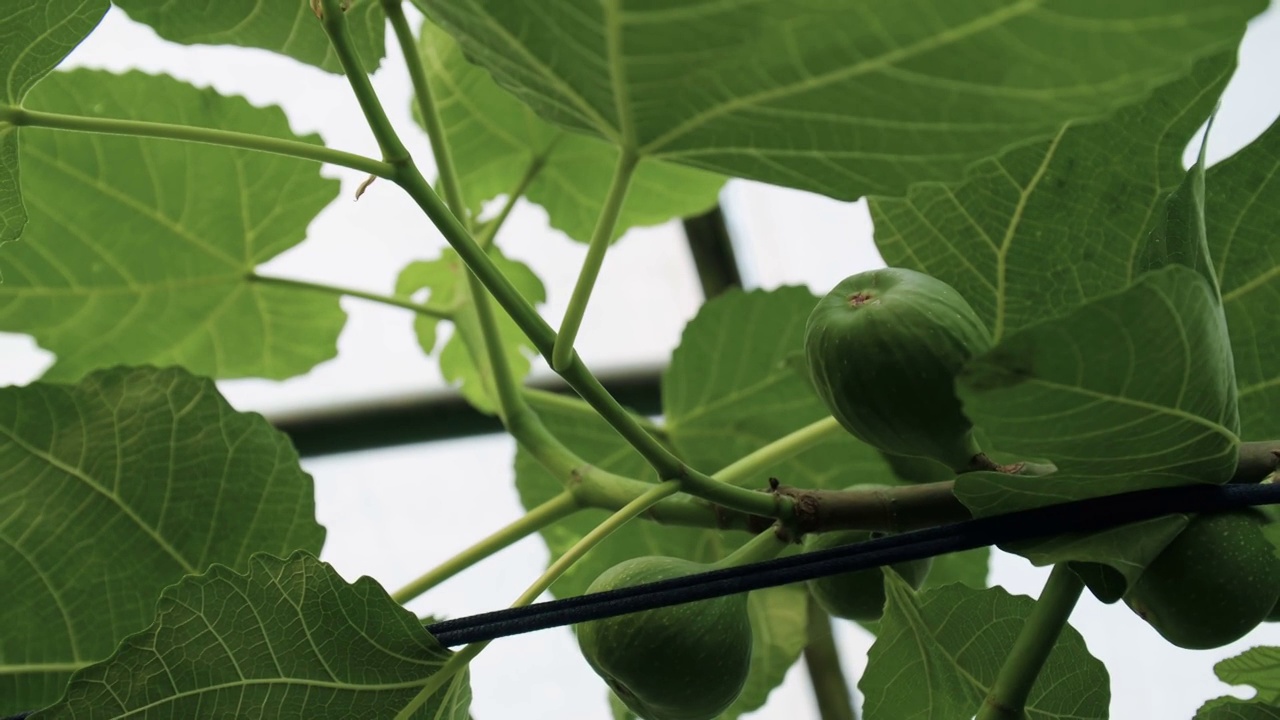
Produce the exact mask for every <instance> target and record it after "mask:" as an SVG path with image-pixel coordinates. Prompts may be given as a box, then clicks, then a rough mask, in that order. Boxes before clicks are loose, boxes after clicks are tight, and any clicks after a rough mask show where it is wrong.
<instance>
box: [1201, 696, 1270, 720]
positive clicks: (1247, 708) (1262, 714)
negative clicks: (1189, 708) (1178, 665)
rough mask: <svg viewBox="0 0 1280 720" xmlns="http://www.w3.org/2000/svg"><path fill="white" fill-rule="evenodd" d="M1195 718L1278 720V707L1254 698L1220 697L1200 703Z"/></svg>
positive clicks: (1212, 719) (1210, 719)
mask: <svg viewBox="0 0 1280 720" xmlns="http://www.w3.org/2000/svg"><path fill="white" fill-rule="evenodd" d="M1195 720H1280V707H1276V706H1275V705H1266V704H1264V703H1260V702H1257V701H1254V700H1238V699H1236V698H1233V697H1220V698H1214V699H1213V700H1210V701H1208V702H1206V703H1205V704H1204V705H1201V706H1200V709H1199V710H1197V711H1196V716H1195Z"/></svg>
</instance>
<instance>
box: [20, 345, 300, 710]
mask: <svg viewBox="0 0 1280 720" xmlns="http://www.w3.org/2000/svg"><path fill="white" fill-rule="evenodd" d="M313 493H314V490H313V487H312V481H311V477H310V476H309V475H307V474H306V473H305V472H303V471H302V469H301V468H300V467H299V466H298V455H297V453H296V452H295V451H294V449H293V445H292V444H291V443H290V442H289V440H288V438H287V437H285V436H284V435H283V434H282V433H280V432H278V431H276V430H275V429H273V428H272V427H271V426H270V425H269V424H268V423H267V421H266V420H265V419H263V418H262V417H261V416H260V415H256V414H245V413H238V412H236V411H235V410H234V409H232V408H231V407H230V406H229V405H227V403H226V401H224V400H223V399H222V397H221V396H220V395H219V394H218V392H217V390H216V388H215V387H214V384H213V382H212V381H210V380H208V379H205V378H197V377H194V376H192V375H190V374H188V373H187V372H185V371H183V370H180V369H177V368H170V369H166V370H157V369H155V368H115V369H112V370H104V371H99V372H95V373H93V374H91V375H89V376H87V377H86V378H84V379H83V380H81V381H80V382H79V383H78V384H76V385H52V384H48V383H35V384H33V385H30V386H28V387H22V388H18V387H11V388H3V389H0V496H2V497H4V498H5V508H6V511H5V518H4V522H2V523H0V627H3V628H5V632H4V633H3V634H0V707H5V708H12V709H20V708H33V707H39V706H43V705H46V704H48V703H51V702H53V701H54V700H56V699H57V698H58V697H59V696H60V695H61V694H62V691H63V688H64V686H65V684H66V682H67V678H68V677H69V676H70V674H71V673H72V671H75V670H77V669H80V668H83V667H85V666H87V665H89V664H91V663H94V662H97V661H99V660H102V659H103V658H105V657H107V656H108V655H110V654H111V652H112V651H113V650H114V649H115V648H116V645H117V643H119V642H120V641H121V640H122V639H123V638H125V637H126V636H128V635H130V634H132V633H135V632H138V631H140V630H142V629H143V628H145V627H146V626H147V625H148V624H149V623H150V622H151V621H152V619H153V617H154V610H155V602H156V598H158V597H159V596H160V592H161V590H163V589H164V588H165V587H167V586H169V585H171V584H173V583H175V582H177V581H179V580H180V579H182V577H183V576H184V575H191V574H195V573H200V572H203V571H204V570H205V569H207V568H208V567H209V566H210V565H212V564H214V563H222V564H225V565H227V566H230V567H231V568H233V569H235V570H244V569H247V568H248V566H249V558H250V556H251V555H252V554H253V553H255V552H259V551H262V552H270V553H276V554H282V555H283V554H288V553H290V552H293V551H294V550H297V549H303V550H307V551H310V552H319V551H320V547H321V545H322V544H323V542H324V528H323V527H321V526H320V525H319V524H318V523H317V522H316V520H315V501H314V497H313Z"/></svg>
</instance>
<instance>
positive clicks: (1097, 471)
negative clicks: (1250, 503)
mask: <svg viewBox="0 0 1280 720" xmlns="http://www.w3.org/2000/svg"><path fill="white" fill-rule="evenodd" d="M1228 342H1229V341H1228V339H1227V337H1226V329H1225V322H1224V320H1223V317H1222V311H1221V308H1220V306H1219V305H1218V302H1217V298H1216V297H1215V294H1214V293H1213V291H1212V289H1211V288H1210V286H1209V284H1208V283H1207V282H1205V280H1204V278H1203V277H1202V276H1201V275H1200V274H1199V273H1198V272H1197V271H1195V270H1192V269H1189V268H1187V267H1185V266H1182V265H1173V266H1170V267H1168V268H1166V269H1164V270H1160V271H1158V272H1154V273H1150V274H1148V275H1146V276H1144V277H1143V278H1142V279H1141V280H1139V281H1138V283H1137V284H1136V285H1134V286H1133V287H1132V288H1130V289H1129V290H1126V291H1123V292H1120V293H1116V294H1114V295H1110V296H1106V297H1103V298H1100V299H1098V300H1095V301H1093V302H1091V303H1089V304H1088V305H1085V306H1083V307H1081V308H1079V309H1077V310H1076V311H1074V312H1072V313H1071V314H1069V315H1066V316H1064V317H1062V318H1059V319H1055V320H1049V321H1045V322H1042V323H1039V324H1037V325H1033V326H1031V327H1028V328H1024V329H1023V330H1020V331H1018V332H1016V333H1013V334H1011V335H1008V336H1006V337H1005V338H1004V339H1003V340H1002V341H1001V342H1000V343H998V344H997V346H996V347H995V348H993V349H992V350H991V351H990V352H988V353H987V354H986V355H984V356H981V357H979V358H976V359H975V360H974V361H972V362H971V363H970V364H969V366H968V367H966V368H965V370H964V371H963V372H962V373H961V375H960V377H959V379H958V381H957V386H958V392H959V394H960V396H961V398H962V399H963V400H964V403H965V412H966V413H967V414H968V415H969V417H971V418H972V419H973V420H974V422H975V423H977V424H978V425H979V426H981V427H982V428H983V429H984V430H985V431H986V434H987V436H988V438H989V439H990V441H991V442H992V443H993V444H994V446H995V447H998V448H1000V449H1002V450H1005V451H1007V452H1011V453H1015V454H1022V455H1024V456H1031V457H1044V458H1048V459H1049V460H1051V461H1052V462H1053V463H1054V464H1055V465H1056V466H1057V467H1058V468H1059V470H1058V472H1056V473H1053V474H1051V475H1047V476H1042V477H1028V476H1019V475H1008V474H1002V473H966V474H964V475H962V476H960V477H959V478H957V480H956V496H957V497H958V498H959V499H960V500H961V502H963V503H964V504H965V505H966V506H968V507H969V508H970V509H971V510H972V511H973V512H974V514H975V515H980V516H981V515H994V514H1000V513H1006V512H1012V511H1015V510H1021V509H1024V508H1030V507H1039V506H1043V505H1050V504H1054V503H1059V502H1066V501H1070V500H1079V499H1084V498H1088V497H1096V496H1100V495H1107V494H1113V493H1118V492H1125V491H1130V490H1138V489H1143V488H1155V487H1166V486H1172V485H1183V484H1188V483H1197V482H1208V483H1223V482H1226V481H1227V480H1228V479H1229V478H1230V477H1231V474H1232V473H1233V472H1234V470H1235V465H1236V456H1237V452H1238V439H1237V437H1236V434H1235V433H1236V429H1237V427H1238V421H1237V416H1236V397H1235V384H1234V375H1233V371H1232V366H1231V351H1230V348H1229V347H1228ZM1186 522H1187V517H1186V516H1184V515H1175V516H1170V517H1165V518H1157V519H1154V520H1149V521H1146V522H1143V523H1136V524H1131V525H1126V526H1122V527H1118V528H1114V529H1111V530H1108V531H1104V532H1100V533H1083V534H1082V533H1069V534H1067V535H1063V536H1059V537H1054V538H1047V539H1043V540H1035V541H1028V542H1022V543H1016V544H1010V545H1008V546H1007V547H1006V548H1005V549H1007V550H1009V551H1011V552H1017V553H1018V554H1020V555H1023V556H1025V557H1027V558H1028V559H1030V560H1032V561H1033V562H1035V563H1037V564H1053V563H1057V562H1064V561H1068V560H1072V561H1084V562H1090V563H1098V564H1102V565H1105V566H1108V567H1110V568H1112V569H1113V570H1115V571H1117V572H1118V573H1119V574H1120V578H1116V577H1115V576H1114V575H1113V576H1110V577H1109V578H1100V577H1098V576H1097V575H1096V574H1093V575H1089V576H1087V577H1088V578H1089V585H1090V588H1091V589H1093V590H1094V592H1095V593H1097V594H1098V596H1099V598H1100V599H1102V600H1104V601H1107V602H1111V601H1114V600H1115V599H1117V598H1118V597H1119V595H1120V594H1121V593H1123V591H1124V590H1123V587H1117V585H1116V582H1115V581H1116V580H1117V579H1119V580H1121V581H1122V582H1125V583H1132V582H1133V581H1135V580H1136V579H1137V577H1138V575H1140V574H1141V573H1142V570H1143V569H1144V568H1145V567H1146V565H1147V564H1148V563H1150V562H1151V561H1152V560H1153V559H1155V557H1156V555H1158V554H1159V553H1160V551H1161V550H1162V549H1163V548H1164V547H1165V546H1166V545H1167V544H1168V543H1169V542H1171V541H1172V540H1173V538H1174V537H1176V536H1177V534H1178V533H1179V532H1181V530H1182V529H1183V528H1184V527H1185V526H1186ZM1103 580H1107V582H1103Z"/></svg>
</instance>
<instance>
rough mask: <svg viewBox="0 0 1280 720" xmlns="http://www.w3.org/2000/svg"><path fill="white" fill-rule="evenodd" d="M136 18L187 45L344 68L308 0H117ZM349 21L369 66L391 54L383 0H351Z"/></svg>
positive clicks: (374, 66)
mask: <svg viewBox="0 0 1280 720" xmlns="http://www.w3.org/2000/svg"><path fill="white" fill-rule="evenodd" d="M113 2H115V4H116V5H117V6H118V7H119V8H120V9H121V10H124V11H125V12H126V13H128V14H129V17H130V18H131V19H133V20H136V21H138V22H140V23H143V24H145V25H150V26H151V27H152V28H153V29H154V30H155V31H156V33H157V34H158V35H160V37H162V38H164V39H165V40H170V41H172V42H176V43H182V44H183V45H238V46H240V47H249V48H262V49H263V50H270V51H272V52H276V53H280V54H281V55H286V56H288V57H291V58H293V59H294V60H298V61H300V62H304V63H306V64H308V65H314V66H316V67H318V68H321V69H322V70H326V71H328V72H331V73H341V72H342V65H341V64H339V62H338V56H337V54H336V53H334V51H333V48H332V47H331V46H330V43H329V36H328V35H326V34H325V32H324V26H323V25H322V24H321V22H320V20H319V19H318V18H317V17H316V15H315V12H314V11H312V9H311V5H310V3H308V2H306V0H298V1H297V2H280V0H182V2H155V0H113ZM349 2H350V8H349V9H348V10H347V25H348V27H349V28H350V32H351V37H352V41H353V44H354V45H355V49H356V53H357V54H358V55H359V56H360V60H361V61H362V62H363V65H364V70H365V72H368V73H372V72H373V71H374V70H377V69H378V65H379V64H380V63H381V62H382V58H383V56H384V55H386V40H385V39H384V33H385V30H386V26H387V17H386V15H384V14H383V12H382V4H381V2H379V0H349Z"/></svg>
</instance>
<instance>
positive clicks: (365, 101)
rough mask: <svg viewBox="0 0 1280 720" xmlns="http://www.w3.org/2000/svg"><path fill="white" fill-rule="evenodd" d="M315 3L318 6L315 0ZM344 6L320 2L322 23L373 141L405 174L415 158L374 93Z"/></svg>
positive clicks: (338, 1)
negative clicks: (352, 37) (371, 133)
mask: <svg viewBox="0 0 1280 720" xmlns="http://www.w3.org/2000/svg"><path fill="white" fill-rule="evenodd" d="M312 2H313V5H314V3H315V0H312ZM342 6H343V0H320V7H321V8H322V11H321V13H320V15H321V18H320V22H321V23H322V24H323V25H324V32H325V34H326V35H328V36H329V44H330V45H332V46H333V52H334V54H336V55H337V56H338V63H339V64H341V65H342V70H343V72H345V73H346V75H347V83H348V84H350V85H351V90H352V92H354V93H355V96H356V102H358V103H360V111H361V113H363V114H364V118H365V122H367V123H369V129H370V130H371V131H373V138H374V140H376V141H377V142H378V147H379V148H380V149H381V150H382V159H383V160H384V161H386V162H388V163H390V164H391V165H393V166H395V168H396V170H397V171H402V170H403V168H404V167H406V166H410V167H411V166H412V165H413V158H412V157H410V155H409V150H408V148H406V147H405V146H404V143H402V142H401V141H400V136H399V135H397V134H396V129H395V126H393V125H392V124H391V119H390V118H388V117H387V113H386V111H385V110H383V109H382V103H381V102H380V101H379V100H378V94H377V93H376V92H374V90H373V83H372V82H370V81H369V75H368V73H366V72H365V71H364V66H363V65H362V64H361V63H360V53H358V52H356V47H355V43H354V42H353V41H352V39H351V32H350V29H349V28H348V27H347V16H346V11H345V10H344V8H343V7H342ZM398 174H399V173H398V172H396V173H393V175H392V176H389V177H388V179H390V180H393V181H394V180H395V179H396V176H398Z"/></svg>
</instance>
